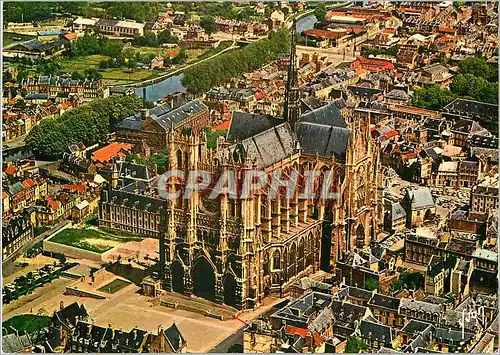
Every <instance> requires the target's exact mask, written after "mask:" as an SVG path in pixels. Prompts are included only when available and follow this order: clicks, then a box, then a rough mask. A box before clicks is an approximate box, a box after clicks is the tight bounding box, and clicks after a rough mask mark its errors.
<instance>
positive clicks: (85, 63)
mask: <svg viewBox="0 0 500 355" xmlns="http://www.w3.org/2000/svg"><path fill="white" fill-rule="evenodd" d="M107 59H109V57H108V56H105V55H101V54H93V55H88V56H85V57H69V58H64V59H61V60H60V61H59V64H61V66H62V69H63V71H64V72H67V73H73V72H75V71H79V72H82V73H83V71H84V70H85V69H88V68H90V67H96V68H98V67H99V62H101V60H107Z"/></svg>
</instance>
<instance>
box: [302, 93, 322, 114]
mask: <svg viewBox="0 0 500 355" xmlns="http://www.w3.org/2000/svg"><path fill="white" fill-rule="evenodd" d="M300 101H301V102H302V103H303V104H304V106H305V107H307V109H308V110H310V111H312V110H315V109H317V108H320V107H321V106H323V105H324V104H325V103H324V102H322V101H320V100H319V99H318V98H317V97H315V96H308V97H306V98H303V99H301V100H300Z"/></svg>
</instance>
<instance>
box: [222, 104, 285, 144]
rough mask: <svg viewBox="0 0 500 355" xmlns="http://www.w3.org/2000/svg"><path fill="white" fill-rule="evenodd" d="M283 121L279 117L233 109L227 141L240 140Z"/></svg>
mask: <svg viewBox="0 0 500 355" xmlns="http://www.w3.org/2000/svg"><path fill="white" fill-rule="evenodd" d="M280 123H283V120H282V119H281V118H277V117H273V116H266V115H258V114H253V113H247V112H240V111H234V112H233V117H232V119H231V126H230V127H229V131H228V133H227V139H228V140H229V141H232V142H235V141H242V140H244V139H247V138H250V137H252V136H254V135H256V134H259V133H261V132H264V131H266V130H268V129H269V128H272V127H274V126H277V125H279V124H280Z"/></svg>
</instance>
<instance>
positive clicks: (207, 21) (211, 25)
mask: <svg viewBox="0 0 500 355" xmlns="http://www.w3.org/2000/svg"><path fill="white" fill-rule="evenodd" d="M200 26H201V27H203V29H204V30H205V32H206V33H208V34H210V33H213V32H215V18H214V17H213V16H203V17H202V18H201V20H200Z"/></svg>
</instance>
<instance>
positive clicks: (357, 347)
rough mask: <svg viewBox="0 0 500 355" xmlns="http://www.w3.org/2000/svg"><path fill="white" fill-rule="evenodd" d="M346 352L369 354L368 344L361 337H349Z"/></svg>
mask: <svg viewBox="0 0 500 355" xmlns="http://www.w3.org/2000/svg"><path fill="white" fill-rule="evenodd" d="M345 352H346V353H350V354H357V353H365V352H367V348H366V343H365V341H364V340H363V339H361V338H360V337H357V336H354V337H353V336H349V337H347V343H346V346H345Z"/></svg>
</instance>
